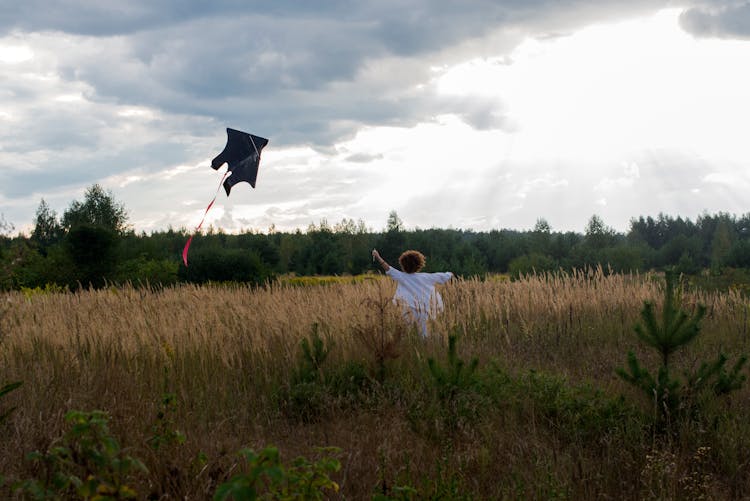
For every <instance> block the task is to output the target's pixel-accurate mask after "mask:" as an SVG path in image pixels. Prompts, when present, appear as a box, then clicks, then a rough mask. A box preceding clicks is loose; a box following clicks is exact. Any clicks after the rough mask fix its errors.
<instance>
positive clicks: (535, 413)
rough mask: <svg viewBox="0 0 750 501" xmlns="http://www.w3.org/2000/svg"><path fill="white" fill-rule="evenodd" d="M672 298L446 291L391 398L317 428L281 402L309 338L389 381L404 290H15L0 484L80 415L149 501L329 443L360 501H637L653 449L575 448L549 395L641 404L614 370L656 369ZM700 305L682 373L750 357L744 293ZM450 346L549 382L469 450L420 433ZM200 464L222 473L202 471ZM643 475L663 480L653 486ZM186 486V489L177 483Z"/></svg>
mask: <svg viewBox="0 0 750 501" xmlns="http://www.w3.org/2000/svg"><path fill="white" fill-rule="evenodd" d="M661 287H662V282H661V281H660V280H658V279H657V278H656V277H654V276H651V275H618V274H608V273H604V272H603V270H601V269H593V270H588V271H579V272H574V273H569V274H559V273H558V274H547V275H541V276H528V277H523V278H522V279H520V280H517V281H513V282H510V281H497V280H481V279H467V280H455V281H453V282H452V283H450V284H447V285H445V286H442V287H441V289H440V291H441V293H442V294H443V297H444V303H445V311H444V312H443V313H442V314H441V315H440V316H439V317H438V318H437V319H436V320H435V321H433V322H432V323H431V325H430V329H431V333H432V334H431V336H430V337H429V338H428V339H427V340H424V341H423V340H421V339H420V338H419V337H418V335H417V334H416V332H414V331H412V332H411V334H410V335H406V336H405V337H403V339H401V340H400V341H398V346H397V347H395V348H393V349H395V350H397V353H395V354H392V355H393V356H392V357H389V359H388V361H387V363H388V364H389V365H388V370H389V373H388V374H389V375H388V378H387V380H389V381H390V384H391V387H393V388H396V390H393V391H391V390H388V387H386V386H383V385H377V386H376V388H375V390H373V391H374V393H375V394H377V395H376V396H375V397H373V396H372V395H371V397H370V400H368V401H367V402H365V403H364V404H362V405H360V406H354V407H351V406H350V407H340V406H339V407H336V408H335V412H330V413H327V414H325V418H324V419H320V420H319V421H316V422H312V423H311V422H301V421H299V420H295V419H291V418H290V416H288V415H287V414H285V412H284V410H283V409H284V407H283V406H282V405H280V404H279V401H280V400H282V399H283V398H284V395H285V393H284V388H285V387H287V386H288V385H289V381H290V380H291V379H292V376H293V373H294V370H295V367H296V366H297V364H298V362H299V353H300V342H301V340H302V339H305V338H306V337H307V336H308V335H310V333H311V329H312V326H313V325H317V333H318V334H319V335H320V336H321V338H322V339H323V340H324V341H325V342H326V343H327V344H328V345H329V346H330V347H331V351H330V355H329V357H328V360H327V362H326V363H328V364H329V365H330V367H331V368H332V369H331V370H334V369H335V368H337V367H343V366H344V365H345V364H346V363H347V362H351V361H355V362H358V363H361V364H363V365H364V366H365V367H368V368H370V369H372V370H375V369H376V367H374V365H376V364H375V359H376V358H377V354H373V353H372V351H373V343H372V342H371V341H372V340H368V339H362V336H366V335H367V332H380V331H379V330H378V329H379V328H380V326H381V325H386V326H387V327H388V328H389V329H391V330H393V331H395V330H398V329H403V328H405V326H403V324H402V320H401V315H400V313H399V312H398V310H397V309H396V308H395V307H392V308H386V309H385V312H384V313H383V314H382V315H378V314H375V313H374V310H373V305H375V304H378V298H383V297H385V298H387V297H391V296H392V294H393V292H394V289H395V285H394V284H393V283H392V282H391V281H390V280H388V279H385V278H382V279H373V280H364V281H360V282H356V283H331V284H328V285H326V286H323V287H309V286H299V284H296V283H295V284H289V283H279V282H276V283H271V284H268V285H266V286H265V287H261V288H253V287H246V286H240V285H227V286H192V285H180V286H174V287H169V288H164V289H159V288H152V289H148V288H131V287H125V288H111V289H103V290H97V291H94V290H88V291H87V290H82V291H78V292H75V293H54V292H53V293H44V294H31V295H29V294H26V295H24V294H22V293H17V292H12V293H5V294H4V295H3V296H0V302H1V303H2V305H3V308H4V310H3V311H4V314H3V316H2V317H0V383H3V382H9V381H23V382H24V384H23V386H22V387H21V388H20V389H19V390H18V391H16V392H13V393H11V394H8V395H6V397H5V398H6V399H7V402H3V404H4V405H6V404H7V406H9V407H16V410H15V412H14V414H12V415H11V416H10V418H9V420H8V421H7V422H6V423H5V425H4V429H2V430H0V437H2V439H1V440H0V473H2V474H5V475H8V476H11V477H18V478H21V477H23V476H24V475H26V476H28V475H30V474H32V473H33V471H31V470H30V469H29V467H28V466H27V465H26V464H25V463H24V461H23V460H22V458H23V455H24V454H25V453H27V452H30V451H32V450H43V449H45V448H47V447H49V445H50V444H51V443H53V441H54V440H55V439H56V438H58V437H60V436H61V435H62V434H63V429H62V427H63V424H64V423H63V419H62V417H63V416H64V415H65V413H66V412H67V411H69V410H71V409H82V410H91V409H103V410H105V411H107V412H108V413H109V414H110V415H111V416H112V422H111V428H112V431H113V433H115V434H116V435H117V436H119V437H120V439H121V443H122V444H123V445H124V446H126V447H129V448H130V453H131V454H132V455H133V456H136V457H142V458H144V462H145V463H146V465H147V467H149V471H150V473H149V477H148V479H147V480H145V481H144V484H143V485H142V486H141V488H142V490H145V492H149V491H152V492H158V491H159V489H161V490H162V491H165V490H166V491H168V492H167V493H168V494H169V495H171V496H172V497H178V496H180V495H188V496H190V497H192V498H196V497H197V498H201V497H209V494H208V493H209V492H211V490H212V489H213V488H215V486H216V485H217V484H218V483H220V482H221V481H222V479H226V478H227V477H228V476H229V475H230V474H231V472H232V470H233V468H235V467H236V461H237V460H236V457H235V455H234V453H235V452H236V451H238V450H240V449H241V448H243V447H246V446H250V447H255V448H258V449H259V448H262V447H263V446H265V445H267V444H270V443H273V444H275V445H277V446H279V448H280V449H281V450H282V452H283V453H284V454H287V455H288V456H289V457H293V456H294V455H296V454H306V453H309V451H311V450H312V449H313V447H315V446H328V445H330V446H337V447H340V448H342V449H343V451H344V454H345V456H344V457H343V458H342V465H343V468H342V472H341V476H342V478H340V479H339V482H340V484H341V492H342V493H343V494H344V495H345V496H347V497H348V498H354V499H361V498H366V497H367V496H368V495H369V494H370V493H371V492H373V491H374V490H378V489H380V490H382V487H383V486H384V485H385V486H386V487H387V486H388V485H391V486H392V485H395V484H398V483H399V482H401V483H411V484H412V485H414V486H415V487H417V488H418V489H422V491H425V490H431V492H438V490H439V489H441V488H445V489H446V490H445V492H448V490H449V487H450V485H449V484H450V483H451V482H453V483H455V484H456V485H460V486H461V489H462V491H463V492H473V493H474V495H475V496H477V497H492V496H499V497H515V496H516V495H519V496H520V495H522V496H531V497H537V496H539V497H549V496H552V494H553V491H554V492H556V493H558V494H560V496H563V497H564V496H569V497H575V496H578V497H596V496H598V495H603V494H606V495H610V496H612V495H616V494H617V493H625V494H624V497H636V498H637V497H640V496H642V495H643V493H644V492H645V491H644V489H646V487H645V486H646V484H647V482H646V481H645V480H644V477H643V476H644V475H646V474H649V475H652V473H653V468H656V467H657V466H658V465H656V466H654V464H651V463H654V462H658V460H660V459H659V458H662V456H654V455H653V454H652V453H651V448H652V447H653V446H654V439H653V437H649V436H647V435H644V436H640V435H636V436H637V437H639V438H637V439H633V436H632V435H627V437H628V440H631V441H634V442H633V443H632V444H630V447H624V446H623V443H622V442H621V441H617V440H625V438H624V437H626V435H622V436H620V438H619V439H617V440H615V439H612V438H611V437H612V436H611V435H608V434H606V433H604V434H603V435H601V436H600V437H599V438H600V439H601V440H605V439H608V438H607V437H609V439H611V440H613V442H612V443H609V444H607V443H596V444H586V443H583V444H578V445H576V444H573V443H569V442H567V441H566V440H565V439H564V437H561V435H559V430H557V428H554V429H553V428H550V426H549V420H550V419H553V418H550V417H548V415H547V414H545V413H546V412H548V411H543V410H540V407H539V406H538V402H537V401H536V400H534V398H551V399H553V400H554V398H558V397H559V394H560V392H561V391H562V390H560V389H559V388H563V387H571V388H573V387H584V386H585V385H594V386H595V387H596V388H598V389H599V390H602V391H604V392H606V393H607V394H609V395H612V396H613V398H614V396H616V395H619V394H624V395H626V396H629V395H630V393H629V392H630V391H631V390H630V389H629V388H626V387H625V386H624V385H623V383H622V382H621V381H619V380H618V378H617V377H616V376H615V374H614V368H615V367H617V366H620V365H622V363H623V361H624V354H625V353H626V352H627V350H628V349H636V351H637V352H638V354H639V357H640V356H642V357H643V359H645V360H648V357H649V356H650V355H649V354H648V353H647V352H645V350H644V351H643V352H641V351H640V350H639V347H638V343H637V341H636V338H635V336H634V334H633V325H634V324H635V322H636V321H637V319H638V314H639V311H640V308H641V307H642V304H643V301H644V300H658V299H659V298H660V297H662V292H661ZM697 303H703V304H706V305H707V306H708V313H707V316H706V318H705V320H704V322H703V331H704V332H705V333H706V334H705V335H704V336H702V338H701V339H700V340H699V341H698V342H697V343H696V344H695V346H694V347H692V349H691V350H687V351H686V353H685V354H684V355H682V357H683V358H682V360H681V363H684V364H691V363H692V360H694V359H696V358H705V357H697V356H696V355H697V354H699V353H701V354H704V353H710V354H712V355H713V354H714V353H718V351H719V350H720V349H721V350H723V351H725V352H728V353H730V354H735V353H739V352H743V351H747V348H748V339H747V338H748V335H750V333H748V308H749V305H748V301H747V299H745V298H743V297H742V296H741V295H740V294H739V293H737V292H732V291H730V292H729V293H724V294H720V293H707V292H702V291H700V290H685V291H684V304H685V306H686V308H688V309H689V308H691V307H693V306H694V305H695V304H697ZM383 315H385V316H386V317H387V318H385V319H384V317H383ZM382 322H385V324H383V323H382ZM452 334H458V335H459V338H460V342H459V347H458V349H459V351H460V352H461V357H462V358H464V359H467V360H468V359H471V358H474V357H476V358H478V359H479V362H480V367H489V366H493V367H499V368H501V369H502V371H501V373H503V374H509V375H511V376H510V377H512V378H515V377H516V376H517V377H518V379H513V380H514V381H517V382H518V381H526V380H525V379H523V378H524V377H525V376H524V374H531V372H530V371H532V370H533V371H536V372H537V373H543V374H548V375H551V376H550V377H552V378H553V379H551V380H546V379H541V380H537V379H531V380H528V381H526V382H523V383H517V386H511V388H516V389H517V390H518V392H515V393H513V392H512V391H511V392H510V393H509V394H508V395H506V397H507V400H508V402H516V404H514V405H515V406H513V405H511V404H510V403H508V404H503V403H502V402H500V403H498V402H499V400H498V402H495V403H494V404H492V403H491V402H490V403H488V402H484V403H481V402H480V403H478V404H477V405H484V406H487V408H491V409H492V410H488V411H486V412H485V414H486V417H487V418H486V419H483V420H479V421H474V422H473V423H474V424H472V425H470V426H469V425H467V426H466V427H465V428H464V429H463V435H462V437H463V438H462V440H460V441H455V442H451V443H449V444H448V443H436V442H434V441H433V440H431V439H430V438H426V437H424V436H423V435H420V434H419V433H418V432H416V431H415V428H414V427H413V426H411V425H410V418H409V416H410V414H409V412H410V409H411V411H413V410H414V408H416V407H415V404H414V402H416V401H418V400H419V399H420V398H423V396H422V394H423V393H424V386H421V385H422V383H420V381H423V380H424V375H425V374H426V370H427V365H426V361H427V359H428V358H436V357H438V358H439V357H443V356H444V353H445V347H446V345H447V339H448V337H449V336H450V335H452ZM389 349H391V348H389ZM396 355H397V356H396ZM394 357H395V358H394ZM380 362H381V363H382V359H381V360H380ZM501 379H502V378H501ZM498 381H500V380H498ZM503 381H506V382H507V379H506V380H503ZM540 381H541V382H540ZM561 382H562V383H561ZM497 384H498V387H500V386H502V385H503V384H506V383H504V382H498V383H497ZM514 384H516V383H514ZM559 384H563V386H555V385H559ZM524 385H525V386H524ZM529 385H530V386H529ZM540 385H541V386H540ZM566 385H567V386H566ZM523 388H525V389H524V390H523V392H528V393H527V394H526V395H524V394H522V393H523V392H521V389H523ZM550 388H552V389H550ZM555 388H558V389H557V390H555ZM389 391H390V393H389ZM394 391H395V393H394ZM488 391H489V390H488ZM509 391H510V390H509ZM167 392H169V393H173V394H174V395H175V396H176V403H177V404H176V406H175V415H174V423H175V426H177V427H179V429H180V430H181V432H182V433H184V435H185V436H186V441H185V444H183V445H174V446H173V447H172V448H171V449H170V450H169V451H168V452H162V453H160V454H157V453H156V452H154V451H150V450H149V448H148V445H147V444H148V439H149V433H150V431H151V430H152V428H153V425H154V423H155V421H156V419H157V418H156V416H157V415H158V412H159V408H160V405H161V402H162V401H163V400H162V395H163V394H164V393H167ZM519 392H521V393H519ZM534 392H537V393H534ZM544 392H547V393H544ZM550 392H552V393H554V392H557V393H554V395H557V396H554V395H553V396H548V394H551V393H550ZM563 393H564V392H563ZM386 394H387V397H384V396H383V395H386ZM378 395H379V396H378ZM533 395H537V397H533ZM539 395H547V396H543V397H540V396H539ZM737 395H738V396H737V397H736V399H735V400H734V401H732V402H731V403H730V406H731V412H732V413H735V414H736V415H738V416H741V417H742V416H744V419H745V421H748V419H747V418H748V417H750V409H749V408H748V405H747V402H748V397H749V396H750V394H748V391H747V390H742V391H741V392H739V393H738V394H737ZM553 397H554V398H553ZM565 398H568V397H565ZM570 398H573V397H570ZM576 398H577V397H576ZM535 402H536V403H535ZM548 403H549V402H548ZM550 405H552V404H550ZM417 407H418V406H417ZM556 412H557V411H556ZM412 414H414V413H413V412H412ZM553 414H554V413H553ZM558 414H559V413H558ZM545 416H547V417H545ZM555 416H557V417H555V418H554V419H559V416H558V415H555ZM539 419H541V420H544V419H546V420H547V422H546V424H544V422H540V421H537V420H539ZM557 422H558V421H555V423H557ZM555 426H558V425H557V424H556V425H555ZM726 427H727V428H726V430H731V431H727V435H728V436H731V440H730V439H727V440H724V441H722V442H721V443H718V442H717V443H712V444H710V447H713V449H712V450H714V451H715V454H717V455H718V454H719V450H718V449H719V448H720V447H723V448H728V450H727V451H724V452H721V454H723V456H722V457H718V456H717V457H715V458H714V459H713V463H711V464H712V466H711V468H713V470H712V475H713V476H712V477H711V481H712V482H713V484H712V486H711V489H712V492H713V493H714V494H715V493H717V492H718V493H722V494H726V493H730V494H731V493H732V492H735V493H736V492H740V491H741V489H743V488H745V487H750V475H748V474H747V473H740V471H739V466H738V465H741V464H743V463H742V462H743V461H746V460H747V459H748V453H746V452H744V451H743V450H740V449H739V447H740V446H739V445H738V444H750V425H747V426H745V425H742V420H741V419H738V420H731V421H729V422H728V423H727V424H726ZM550 430H552V431H550ZM602 437H603V438H602ZM561 441H562V442H561ZM698 445H700V446H707V445H706V444H704V443H700V444H698V442H696V441H687V442H685V443H683V444H677V445H676V446H675V447H677V448H678V449H677V450H676V451H674V453H675V454H677V461H678V462H679V461H682V463H681V467H684V468H688V467H689V466H690V465H691V463H690V461H691V459H690V458H691V457H693V455H694V454H696V453H697V450H698ZM670 451H673V449H670ZM647 453H648V454H650V456H649V457H650V458H651V459H648V460H647V457H646V456H647ZM197 457H205V458H207V462H205V464H203V463H201V465H200V466H196V464H197V463H196V458H197ZM662 459H663V458H662ZM648 461H651V463H649V464H650V465H651V466H650V468H652V469H651V470H648V471H646V470H644V468H645V465H646V463H647V462H648ZM233 465H235V466H233ZM733 468H734V469H733ZM688 469H689V468H688ZM644 471H646V473H644ZM685 471H687V470H685ZM176 472H180V473H176ZM451 472H452V473H451ZM717 472H722V473H717ZM731 472H734V473H731ZM175 475H183V477H184V478H183V477H180V481H179V482H176V481H174V478H172V480H171V481H169V478H170V477H174V476H175ZM652 476H653V475H652ZM649 478H651V477H649ZM680 478H681V477H680ZM420 479H422V480H420ZM651 480H653V479H651ZM651 480H649V482H651ZM662 480H663V479H662ZM668 480H669V479H668ZM670 481H674V482H678V481H679V478H675V479H671V480H670ZM420 482H422V484H420ZM441 482H442V483H441ZM623 482H629V483H630V487H628V486H624V485H621V484H622V483H623ZM418 484H419V485H418ZM176 485H179V486H180V487H179V488H178V487H175V486H176ZM649 485H651V484H649ZM670 485H671V484H670ZM159 486H162V487H159ZM163 486H172V487H170V488H169V489H166V488H165V487H163ZM175 489H177V490H178V491H179V492H177V491H175ZM386 490H387V489H386ZM664 492H666V491H664ZM675 492H677V491H675ZM680 492H684V490H683V491H680ZM162 494H163V492H162Z"/></svg>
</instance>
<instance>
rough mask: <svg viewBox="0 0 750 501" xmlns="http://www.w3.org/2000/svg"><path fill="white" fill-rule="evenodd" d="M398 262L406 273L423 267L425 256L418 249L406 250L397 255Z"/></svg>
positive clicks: (414, 271)
mask: <svg viewBox="0 0 750 501" xmlns="http://www.w3.org/2000/svg"><path fill="white" fill-rule="evenodd" d="M398 263H399V264H400V265H401V269H402V270H404V271H405V272H406V273H416V272H418V271H419V270H421V269H422V268H424V264H425V257H424V254H422V253H421V252H419V251H415V250H408V251H404V253H403V254H401V256H399V258H398Z"/></svg>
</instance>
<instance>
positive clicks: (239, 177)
mask: <svg viewBox="0 0 750 501" xmlns="http://www.w3.org/2000/svg"><path fill="white" fill-rule="evenodd" d="M267 144H268V139H265V138H263V137H258V136H253V135H252V134H248V133H247V132H242V131H239V130H235V129H227V145H226V146H225V147H224V150H223V151H222V152H221V153H219V155H218V156H217V157H216V158H214V159H213V160H211V167H212V168H213V169H214V170H218V169H219V167H221V166H222V165H224V164H225V163H226V164H228V165H229V168H228V169H227V172H231V173H232V175H231V176H229V178H228V179H227V180H226V181H224V190H226V192H227V196H229V192H230V191H231V190H232V186H234V185H235V184H237V183H241V182H242V181H246V182H248V183H250V186H252V187H253V188H255V179H256V178H257V177H258V164H260V152H261V150H262V149H263V147H264V146H266V145H267Z"/></svg>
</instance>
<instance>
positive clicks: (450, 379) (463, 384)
mask: <svg viewBox="0 0 750 501" xmlns="http://www.w3.org/2000/svg"><path fill="white" fill-rule="evenodd" d="M457 340H458V337H457V336H456V335H451V336H449V337H448V348H447V360H446V363H445V365H441V364H440V363H439V362H438V361H436V360H435V359H434V358H432V357H430V358H428V359H427V373H428V375H429V378H428V379H427V384H428V387H429V390H428V391H427V392H426V396H427V399H426V400H425V401H417V402H416V404H415V405H414V406H413V407H412V408H411V409H410V411H409V413H408V415H407V417H408V419H409V420H410V422H411V425H412V427H414V428H415V429H416V431H418V432H421V433H423V434H425V435H427V436H428V437H430V438H433V439H436V440H438V441H442V440H446V439H449V438H451V437H452V436H453V435H454V434H455V433H456V432H457V431H458V430H459V429H460V428H461V427H462V425H464V424H466V423H469V422H471V421H473V420H474V419H476V417H477V416H478V414H479V408H480V407H481V403H482V397H481V395H480V394H479V393H478V392H477V389H478V380H477V378H476V370H477V367H478V366H479V359H477V358H473V359H471V361H470V362H469V363H468V364H466V362H464V361H463V360H462V359H461V358H459V357H458V353H457V350H456V343H457Z"/></svg>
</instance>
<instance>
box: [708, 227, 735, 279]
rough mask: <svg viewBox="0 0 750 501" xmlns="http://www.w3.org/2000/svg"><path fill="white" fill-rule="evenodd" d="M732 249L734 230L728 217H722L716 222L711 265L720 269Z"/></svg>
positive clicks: (712, 240) (712, 239)
mask: <svg viewBox="0 0 750 501" xmlns="http://www.w3.org/2000/svg"><path fill="white" fill-rule="evenodd" d="M731 249H732V230H731V227H730V222H729V221H728V218H721V219H719V221H718V222H717V223H716V229H715V230H714V234H713V237H712V238H711V267H712V268H713V269H715V270H720V269H721V267H722V266H724V265H725V264H726V261H727V258H728V257H729V252H730V251H731Z"/></svg>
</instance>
